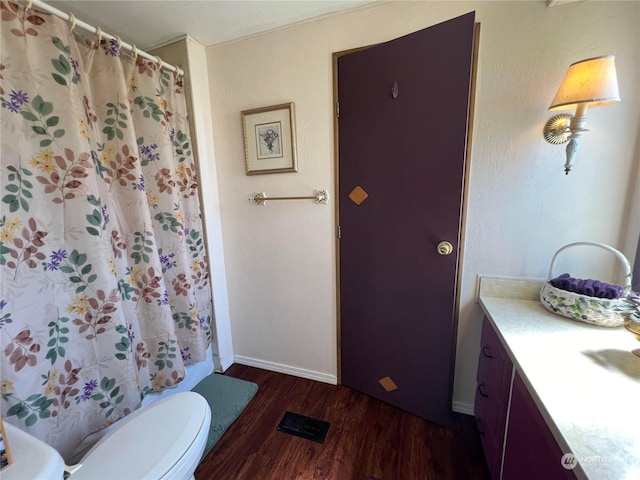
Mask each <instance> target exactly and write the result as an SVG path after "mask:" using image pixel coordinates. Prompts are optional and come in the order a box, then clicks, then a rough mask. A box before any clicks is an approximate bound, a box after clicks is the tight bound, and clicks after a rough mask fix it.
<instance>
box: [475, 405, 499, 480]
mask: <svg viewBox="0 0 640 480" xmlns="http://www.w3.org/2000/svg"><path fill="white" fill-rule="evenodd" d="M476 425H477V426H478V433H480V442H481V443H482V450H483V451H484V458H485V460H486V461H487V468H488V469H489V475H490V476H491V479H492V480H499V479H500V469H501V467H502V442H498V440H497V439H496V438H495V437H494V436H493V433H492V432H491V429H489V428H486V425H485V423H484V419H483V418H482V417H479V416H476Z"/></svg>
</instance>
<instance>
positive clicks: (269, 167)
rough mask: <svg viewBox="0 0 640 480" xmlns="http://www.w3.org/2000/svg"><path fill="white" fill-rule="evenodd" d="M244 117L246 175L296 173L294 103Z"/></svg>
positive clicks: (263, 109)
mask: <svg viewBox="0 0 640 480" xmlns="http://www.w3.org/2000/svg"><path fill="white" fill-rule="evenodd" d="M241 113H242V133H243V135H244V153H245V167H246V173H247V175H258V174H264V173H284V172H297V171H298V160H297V154H296V121H295V118H296V116H295V106H294V104H293V102H292V103H283V104H280V105H273V106H271V107H262V108H254V109H252V110H244V111H242V112H241Z"/></svg>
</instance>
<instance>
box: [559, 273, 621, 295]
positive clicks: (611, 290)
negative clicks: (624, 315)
mask: <svg viewBox="0 0 640 480" xmlns="http://www.w3.org/2000/svg"><path fill="white" fill-rule="evenodd" d="M549 283H550V284H551V285H552V286H554V287H556V288H559V289H560V290H566V291H567V292H573V293H577V294H579V295H586V296H588V297H596V298H606V299H611V300H613V299H615V298H620V297H621V296H622V293H623V291H624V289H623V288H622V286H620V285H616V284H611V283H605V282H600V281H599V280H592V279H590V278H589V279H587V280H583V279H581V278H573V277H572V276H571V275H569V274H568V273H563V274H562V275H559V276H557V277H556V278H553V279H551V280H549Z"/></svg>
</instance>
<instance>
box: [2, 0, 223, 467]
mask: <svg viewBox="0 0 640 480" xmlns="http://www.w3.org/2000/svg"><path fill="white" fill-rule="evenodd" d="M0 7H1V25H0V30H1V32H2V33H1V34H2V46H1V51H0V103H1V108H0V111H1V113H2V127H1V133H2V143H1V153H2V164H1V167H2V168H1V174H2V175H1V182H2V183H1V188H2V191H1V193H0V197H1V199H0V208H1V211H0V271H1V290H0V329H1V330H0V332H1V342H2V343H1V350H0V358H1V382H2V383H1V385H0V394H1V401H2V408H1V411H2V416H3V418H4V419H5V421H7V422H10V423H13V424H15V425H17V426H19V427H20V428H22V429H24V430H26V431H27V432H29V433H31V434H33V435H35V436H36V437H38V438H40V439H42V440H44V441H46V442H47V443H49V444H50V445H52V446H54V447H55V448H57V449H58V450H59V451H60V453H61V454H62V455H63V456H67V457H68V456H69V455H70V453H71V452H72V451H73V449H74V447H75V446H76V445H77V444H78V443H79V442H80V441H81V440H82V438H83V437H85V436H86V435H87V434H89V433H91V432H92V431H96V430H99V429H101V428H103V427H104V426H106V425H109V424H110V423H113V422H114V421H115V420H117V419H118V418H120V417H122V416H124V415H127V414H129V413H130V412H132V411H133V410H135V409H136V408H138V407H139V406H140V402H141V400H142V398H143V397H144V396H145V395H146V394H148V393H149V392H152V391H157V390H162V389H165V388H171V387H174V386H175V385H176V384H177V383H178V382H180V381H181V380H182V379H183V378H184V365H185V364H187V363H190V362H196V361H200V360H203V359H204V357H205V353H206V349H207V347H208V346H209V343H210V341H211V328H210V323H211V311H212V305H211V291H210V286H209V278H208V274H207V272H208V266H207V259H206V256H205V247H204V242H203V237H202V235H203V230H202V223H201V217H200V210H199V208H200V207H199V200H198V184H197V179H196V167H195V165H194V159H193V157H192V153H191V147H190V140H189V132H188V124H187V118H186V104H185V99H184V95H183V91H182V80H181V78H179V77H176V76H175V75H173V74H170V73H168V72H166V71H164V70H160V69H159V68H158V67H157V66H156V64H155V63H154V62H149V61H147V60H144V59H142V58H141V57H137V58H134V57H133V56H132V55H129V54H127V53H125V52H123V51H121V50H120V48H119V44H118V42H117V41H115V40H110V41H107V40H104V39H101V38H98V37H90V36H89V37H83V36H82V35H81V34H80V33H79V32H75V33H72V32H71V31H70V28H69V25H68V24H67V23H66V22H64V21H63V20H61V19H59V18H57V17H54V16H51V15H47V14H44V13H40V12H38V11H35V10H34V9H30V10H27V11H25V9H24V8H23V7H22V6H20V7H19V6H18V5H16V4H14V3H10V2H6V1H2V2H0Z"/></svg>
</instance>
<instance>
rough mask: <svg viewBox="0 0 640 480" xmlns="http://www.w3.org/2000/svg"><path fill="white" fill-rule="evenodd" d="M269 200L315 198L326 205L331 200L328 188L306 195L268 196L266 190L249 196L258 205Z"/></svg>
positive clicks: (318, 202) (264, 203) (317, 201)
mask: <svg viewBox="0 0 640 480" xmlns="http://www.w3.org/2000/svg"><path fill="white" fill-rule="evenodd" d="M267 199H268V200H315V201H316V203H317V204H320V203H322V204H324V205H326V204H327V202H328V201H329V192H327V191H326V190H316V193H315V195H309V196H305V197H267V194H266V193H264V192H261V193H256V194H254V195H253V196H252V197H250V198H249V201H250V202H254V203H255V204H256V205H266V204H267Z"/></svg>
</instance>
